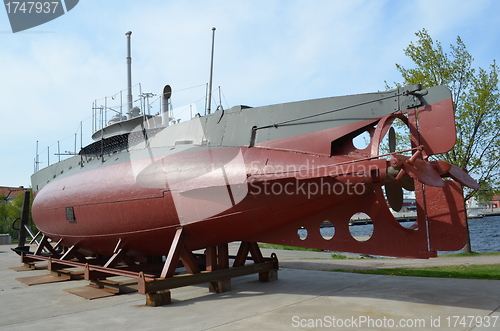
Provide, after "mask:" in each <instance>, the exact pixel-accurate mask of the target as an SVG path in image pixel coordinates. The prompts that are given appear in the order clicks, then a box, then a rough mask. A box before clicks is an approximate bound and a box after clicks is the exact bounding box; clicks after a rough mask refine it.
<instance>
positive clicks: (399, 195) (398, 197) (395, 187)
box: [384, 127, 415, 211]
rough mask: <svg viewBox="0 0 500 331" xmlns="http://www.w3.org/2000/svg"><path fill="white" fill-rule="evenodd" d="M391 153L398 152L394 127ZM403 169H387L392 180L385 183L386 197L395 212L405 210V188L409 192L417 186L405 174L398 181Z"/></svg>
mask: <svg viewBox="0 0 500 331" xmlns="http://www.w3.org/2000/svg"><path fill="white" fill-rule="evenodd" d="M389 151H390V152H391V153H394V152H395V151H396V131H395V130H394V128H393V127H391V128H390V129H389ZM400 171H401V168H398V167H389V168H388V169H387V176H388V177H389V179H390V180H391V181H390V182H388V183H385V185H384V186H385V195H386V197H387V201H388V202H389V206H391V208H392V209H393V210H394V211H400V210H401V208H403V188H405V189H406V190H408V191H414V190H415V184H414V182H413V178H411V177H410V176H408V175H407V174H404V175H403V176H401V178H399V180H397V181H394V180H396V178H397V176H398V174H399V172H400Z"/></svg>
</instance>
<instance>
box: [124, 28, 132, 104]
mask: <svg viewBox="0 0 500 331" xmlns="http://www.w3.org/2000/svg"><path fill="white" fill-rule="evenodd" d="M125 35H126V36H127V84H128V85H127V86H128V95H127V103H128V110H129V111H130V110H131V109H132V57H131V56H130V36H131V35H132V31H129V32H127V33H125Z"/></svg>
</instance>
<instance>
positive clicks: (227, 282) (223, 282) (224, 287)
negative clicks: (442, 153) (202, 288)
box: [208, 279, 231, 293]
mask: <svg viewBox="0 0 500 331" xmlns="http://www.w3.org/2000/svg"><path fill="white" fill-rule="evenodd" d="M208 289H209V291H210V292H215V293H224V292H229V291H231V279H220V280H216V281H213V282H210V283H208Z"/></svg>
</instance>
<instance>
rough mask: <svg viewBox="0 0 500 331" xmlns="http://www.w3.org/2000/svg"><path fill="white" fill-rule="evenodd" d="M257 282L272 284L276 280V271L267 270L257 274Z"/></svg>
mask: <svg viewBox="0 0 500 331" xmlns="http://www.w3.org/2000/svg"><path fill="white" fill-rule="evenodd" d="M259 280H260V281H261V282H272V281H275V280H278V270H276V269H275V270H269V271H264V272H259Z"/></svg>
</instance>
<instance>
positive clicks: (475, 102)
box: [396, 29, 500, 252]
mask: <svg viewBox="0 0 500 331" xmlns="http://www.w3.org/2000/svg"><path fill="white" fill-rule="evenodd" d="M416 36H417V37H418V38H419V39H418V40H417V42H416V43H415V44H414V43H413V42H411V43H410V45H409V46H408V47H407V48H406V49H405V50H404V52H405V55H406V56H408V57H409V58H410V59H411V60H412V61H413V62H414V65H415V67H414V68H412V69H407V68H405V67H403V66H402V65H400V64H396V68H397V69H398V71H399V72H400V73H401V75H402V77H403V83H402V84H398V83H396V85H397V86H398V87H399V86H402V85H412V84H418V83H420V84H422V87H423V88H426V87H431V86H435V85H445V86H447V87H448V88H449V89H450V90H451V93H452V98H453V103H454V106H455V118H456V127H457V142H456V144H455V147H454V148H453V149H452V150H451V151H449V152H447V153H445V154H441V155H436V156H435V158H437V159H440V160H444V161H447V162H449V163H453V164H455V165H457V166H459V167H461V168H463V169H466V170H467V171H468V172H469V174H470V175H471V176H472V177H474V178H475V179H476V180H477V181H478V182H479V183H480V184H481V188H480V189H479V190H469V189H466V190H465V198H464V199H465V201H467V200H468V199H470V198H471V197H475V198H476V199H478V200H480V201H484V200H489V199H490V198H491V197H492V196H493V195H494V194H496V193H498V192H499V187H500V181H499V179H500V178H499V170H498V166H499V163H500V92H499V86H498V83H499V80H498V74H499V69H498V67H497V65H496V62H495V61H493V64H491V65H490V66H489V68H488V70H485V69H482V68H478V69H477V70H476V69H475V68H473V66H472V62H473V60H474V59H473V58H472V56H471V55H470V54H469V52H468V51H467V48H466V46H465V44H464V43H463V41H462V39H461V38H460V36H458V37H457V40H456V44H455V45H453V44H451V45H450V53H449V54H448V53H446V52H445V51H444V50H443V47H442V45H441V43H440V42H439V41H437V40H436V41H434V40H433V39H432V38H431V36H430V35H429V33H428V32H427V30H425V29H422V30H420V31H418V32H417V33H416ZM465 251H469V252H470V242H469V243H468V246H466V248H465Z"/></svg>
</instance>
